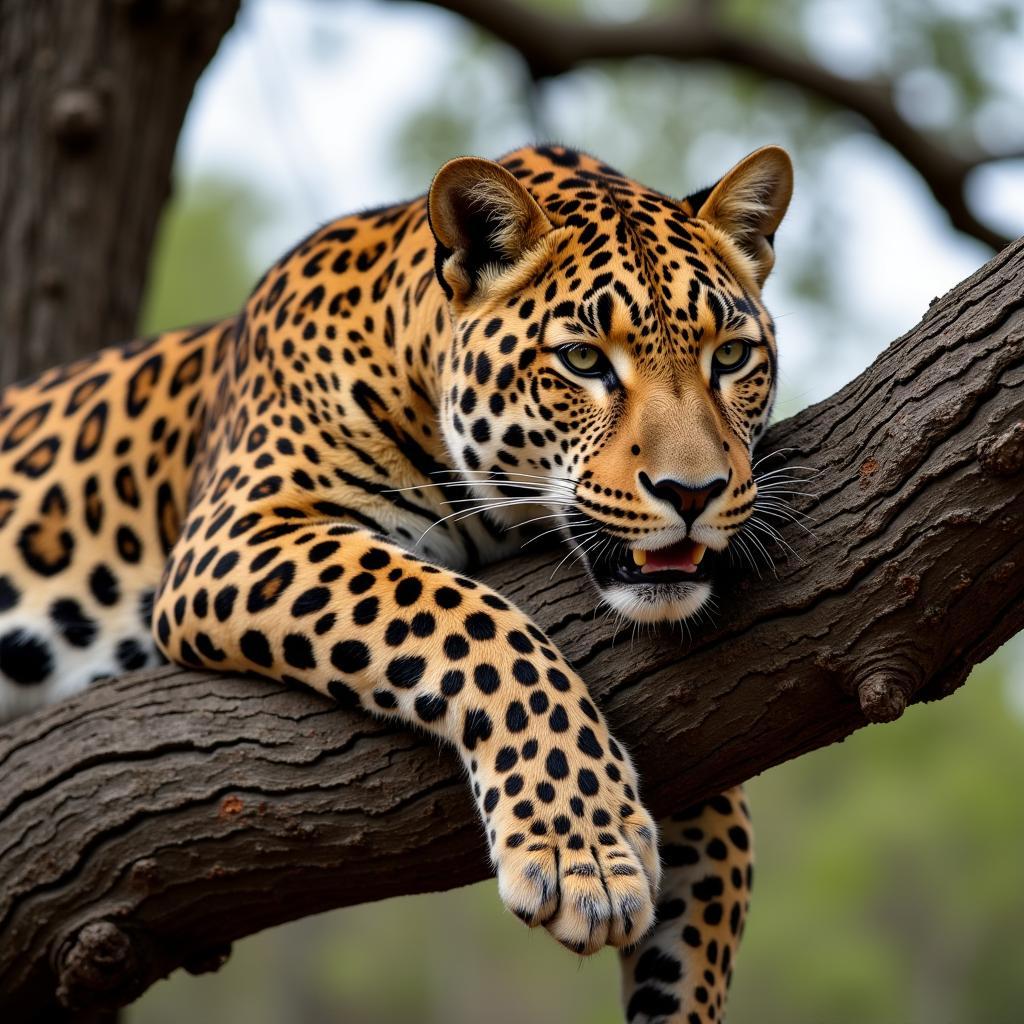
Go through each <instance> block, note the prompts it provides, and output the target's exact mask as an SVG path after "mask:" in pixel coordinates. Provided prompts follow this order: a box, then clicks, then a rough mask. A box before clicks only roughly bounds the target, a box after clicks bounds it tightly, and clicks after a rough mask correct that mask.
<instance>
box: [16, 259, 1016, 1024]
mask: <svg viewBox="0 0 1024 1024" xmlns="http://www.w3.org/2000/svg"><path fill="white" fill-rule="evenodd" d="M1022 280H1024V240H1021V241H1019V242H1017V243H1015V244H1014V245H1013V246H1011V247H1009V248H1007V249H1006V250H1005V251H1004V252H1002V253H1001V254H1000V255H998V256H997V257H995V258H994V259H993V260H992V261H991V262H990V263H989V264H988V265H987V266H986V267H985V268H983V269H982V270H980V271H979V272H978V273H977V274H975V275H974V277H972V278H971V279H970V280H968V281H967V282H965V283H964V284H963V285H961V286H960V287H958V288H957V289H955V290H954V291H953V292H951V293H950V294H949V295H948V296H946V298H944V299H943V300H941V301H938V302H936V303H935V304H934V305H933V306H932V308H931V309H930V310H929V311H928V313H927V315H926V316H925V318H924V320H923V321H922V322H921V323H920V324H919V325H918V326H917V327H916V328H915V329H914V330H913V331H912V332H910V333H909V334H908V335H906V336H905V337H904V338H902V339H900V340H899V341H897V342H895V343H894V344H893V345H892V346H890V348H889V349H888V350H887V351H886V352H885V353H883V354H882V355H881V356H880V357H879V359H878V360H877V361H876V362H875V363H874V365H873V366H872V367H871V368H870V369H869V370H867V371H866V372H865V373H863V374H862V375H861V376H860V377H859V378H857V380H855V381H853V382H852V383H851V384H849V385H848V386H847V387H845V388H844V389H843V390H842V391H840V392H839V393H838V394H836V395H835V396H833V397H832V398H831V399H829V400H828V401H826V402H823V403H822V404H820V405H817V406H814V407H813V408H811V409H808V410H806V411H805V412H802V413H800V414H799V415H798V416H795V417H793V418H792V419H790V420H787V421H786V422H784V423H781V424H779V425H778V426H777V427H775V428H774V429H773V430H772V432H771V434H770V436H769V437H768V438H767V439H766V441H765V442H764V449H763V450H764V451H771V450H774V449H781V450H782V452H783V454H782V455H781V456H779V459H778V461H779V462H780V464H781V462H782V461H785V462H786V463H787V464H788V465H790V466H807V467H813V468H814V469H815V470H817V476H815V477H814V479H813V483H811V484H810V485H809V487H808V489H811V490H814V491H816V492H817V494H818V500H817V501H816V502H813V503H812V502H804V506H803V507H804V509H805V510H807V511H812V512H813V514H814V517H815V520H816V525H815V527H814V530H815V534H816V536H814V537H812V536H810V535H807V534H805V533H803V532H802V531H801V530H800V529H798V528H795V527H790V528H787V529H786V530H785V531H784V532H785V535H786V539H787V542H788V543H789V544H791V545H792V547H793V549H794V555H793V557H791V558H790V560H788V561H782V562H780V563H779V565H778V575H777V577H776V576H775V575H774V574H773V573H771V572H767V573H766V574H765V578H764V579H763V580H758V579H757V577H756V574H748V575H746V576H742V575H741V576H739V577H738V578H737V579H736V580H734V581H733V582H732V584H731V585H730V586H727V587H726V588H725V590H724V593H723V594H722V601H721V608H720V611H719V613H718V615H717V616H716V620H717V624H716V625H715V626H714V627H713V628H710V629H708V630H706V631H702V632H701V635H700V636H699V637H697V638H696V639H695V640H693V641H692V642H690V643H689V644H687V645H681V643H680V639H679V633H678V631H676V632H675V633H673V632H672V631H671V630H670V631H668V632H667V633H666V634H665V635H663V636H662V637H660V638H657V639H643V640H642V641H638V642H636V643H635V644H631V643H630V639H629V632H630V630H629V628H628V627H627V628H625V629H623V630H622V631H621V633H620V634H619V635H618V636H616V630H615V626H614V624H613V623H610V622H608V621H607V620H606V619H605V617H604V616H603V615H602V614H601V613H599V612H595V611H594V609H593V598H592V596H591V592H590V591H589V589H588V587H587V586H586V584H585V581H584V580H583V579H582V578H581V577H580V575H579V573H578V572H575V573H574V572H572V571H566V572H563V573H562V574H560V575H557V576H555V577H554V578H553V579H552V578H551V570H550V568H549V565H550V556H549V557H548V558H547V559H545V558H543V557H534V558H531V559H525V560H521V561H515V562H510V563H507V564H504V565H499V566H497V567H494V568H493V569H490V570H488V572H487V573H486V576H487V578H488V579H489V580H491V581H492V582H493V583H495V584H496V585H497V586H498V587H499V588H500V589H501V590H503V591H504V592H505V593H506V594H508V595H509V596H511V597H512V598H514V599H515V600H516V601H517V602H519V603H521V604H522V605H524V606H525V607H527V608H529V609H530V610H531V611H532V612H533V613H534V614H535V615H536V617H537V619H538V620H539V621H540V622H541V624H542V625H543V626H544V627H545V628H546V629H547V630H548V632H549V633H550V634H551V635H552V637H553V638H554V639H555V640H556V641H557V642H558V643H559V644H560V645H561V647H562V649H563V650H564V651H565V652H566V653H567V654H568V656H569V657H570V658H572V659H573V660H574V661H575V663H576V664H577V665H578V666H579V668H580V669H581V671H582V673H583V674H584V676H585V677H586V678H587V679H588V680H589V681H590V683H591V684H592V687H593V690H594V692H595V693H596V695H597V696H598V698H599V699H600V700H601V701H602V702H603V704H604V706H605V708H606V709H607V711H608V715H609V717H610V719H611V721H612V724H613V727H614V728H615V730H616V731H617V733H618V734H619V735H620V736H621V737H622V738H623V739H624V740H626V741H627V742H628V743H629V744H630V746H631V748H632V750H633V752H634V755H635V757H636V759H637V763H638V764H639V766H640V768H641V770H642V773H643V775H644V778H645V784H644V790H645V792H644V796H645V798H646V800H647V801H648V803H649V804H650V805H651V806H652V808H653V810H654V811H655V812H658V813H664V812H668V811H670V810H672V809H676V808H678V807H680V806H683V805H684V804H686V803H688V802H690V801H693V800H695V799H697V798H699V797H702V796H706V795H708V794H709V793H711V792H713V791H716V790H719V789H721V788H723V787H725V786H728V785H731V784H733V783H735V782H738V781H740V780H742V779H745V778H747V777H749V776H750V775H752V774H754V773H756V772H760V771H763V770H764V769H765V768H768V767H770V766H771V765H774V764H778V763H780V762H782V761H785V760H787V759H789V758H792V757H795V756H797V755H799V754H801V753H803V752H805V751H808V750H812V749H814V748H815V747H819V746H822V745H824V744H827V743H831V742H833V741H835V740H837V739H841V738H842V737H844V736H846V735H848V734H849V733H851V732H852V731H853V730H855V729H857V728H859V727H860V726H862V725H864V724H865V722H866V721H867V720H868V719H873V720H887V719H890V718H893V717H895V716H897V715H898V714H899V713H900V712H901V711H902V710H903V708H904V706H905V705H906V704H908V703H912V702H914V701H919V700H930V699H935V698H939V697H944V696H946V695H947V694H949V693H951V692H952V691H953V690H955V689H956V688H957V687H958V686H959V685H960V684H961V683H962V682H963V681H964V680H965V678H966V677H967V674H968V672H969V671H970V669H971V667H972V666H973V665H975V664H976V663H978V662H979V661H981V660H982V659H983V658H985V657H987V656H988V655H989V654H990V653H991V652H992V651H994V650H995V648H996V647H997V646H999V644H1001V643H1002V642H1003V641H1005V640H1006V639H1007V638H1008V637H1010V636H1011V635H1012V634H1014V633H1015V632H1016V631H1018V630H1020V629H1021V628H1022V627H1024V295H1022V289H1021V281H1022ZM684 655H685V658H684ZM487 873H488V868H487V864H486V860H485V853H484V844H483V842H482V841H481V836H480V832H479V827H478V825H477V824H476V823H475V821H474V812H473V808H472V804H471V801H470V799H469V798H468V795H467V793H466V792H465V787H464V782H463V780H462V779H461V778H460V772H459V770H458V768H457V767H456V761H455V759H454V758H453V757H452V756H449V754H448V753H447V752H446V751H442V750H440V749H439V748H438V747H437V746H436V745H435V744H434V743H432V742H427V741H425V740H423V739H420V738H418V737H416V736H414V735H413V734H412V733H410V732H407V731H405V730H404V729H400V728H398V727H395V726H391V725H388V724H385V723H383V722H380V721H377V720H374V719H372V718H370V717H369V716H367V715H362V714H354V713H349V712H346V711H342V710H339V709H337V708H335V707H334V706H333V705H331V704H329V703H328V702H326V701H324V700H322V699H320V698H318V697H316V696H314V695H312V694H310V693H306V692H297V691H292V690H289V689H287V688H284V687H281V686H277V685H273V684H270V683H267V682H263V681H259V680H251V679H241V678H232V677H227V676H208V675H203V674H200V673H195V672H184V671H180V670H176V669H164V670H162V671H156V672H150V673H146V674H142V675H139V676H135V677H130V678H124V679H120V680H113V681H110V682H107V683H104V684H98V685H96V686H94V687H93V688H92V689H91V690H90V691H89V692H87V693H86V694H84V695H82V696H81V697H79V698H77V699H75V700H72V701H69V702H67V703H65V704H63V705H59V706H57V707H54V708H52V709H50V710H47V711H45V712H42V713H39V714H36V715H34V716H32V717H30V718H28V719H24V720H21V721H18V722H16V723H14V724H13V725H12V726H10V727H8V728H7V729H6V730H5V731H0V880H2V881H0V935H3V937H4V941H3V943H2V944H0V992H2V993H3V995H4V1006H5V1009H6V1010H8V1016H9V1018H10V1019H11V1020H19V1021H28V1020H31V1019H41V1018H43V1017H46V1018H47V1019H52V1015H53V1014H55V1013H57V1012H59V1011H60V1008H61V1007H62V1006H63V1007H81V1008H91V1009H97V1008H100V1007H102V1006H104V1005H119V1004H122V1003H124V1002H126V1001H129V1000H131V999H132V998H134V997H135V996H137V995H138V994H139V993H140V992H141V991H143V990H144V989H145V988H146V987H147V986H148V985H149V984H150V983H151V982H152V981H153V980H154V979H155V978H157V977H158V976H160V975H162V974H164V973H166V972H168V971H170V970H172V969H173V968H175V967H177V966H179V965H185V966H186V967H188V968H189V969H192V970H201V969H209V968H211V967H215V966H217V965H218V964H219V963H220V961H221V960H222V958H223V957H224V955H226V951H227V949H228V947H229V944H230V943H231V942H232V941H233V940H234V939H237V938H240V937H241V936H243V935H247V934H250V933H252V932H254V931H257V930H259V929H261V928H265V927H267V926H269V925H273V924H277V923H279V922H282V921H287V920H290V919H293V918H296V917H300V916H302V915H305V914H311V913H314V912H316V911H322V910H326V909H328V908H331V907H338V906H343V905H346V904H351V903H358V902H364V901H368V900H375V899H380V898H383V897H386V896H393V895H397V894H399V893H412V892H420V891H424V890H429V889H445V888H449V887H451V886H455V885H461V884H464V883H466V882H472V881H475V880H477V879H480V878H483V877H484V876H485V875H486V874H487ZM538 941H540V940H538ZM47 1015H50V1016H49V1017H48V1016H47Z"/></svg>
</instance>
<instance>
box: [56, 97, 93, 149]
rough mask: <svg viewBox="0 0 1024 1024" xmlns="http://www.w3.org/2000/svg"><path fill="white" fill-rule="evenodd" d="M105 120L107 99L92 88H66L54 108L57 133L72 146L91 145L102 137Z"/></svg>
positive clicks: (75, 147)
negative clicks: (103, 99) (104, 103)
mask: <svg viewBox="0 0 1024 1024" xmlns="http://www.w3.org/2000/svg"><path fill="white" fill-rule="evenodd" d="M104 120H105V117H104V112H103V103H102V101H101V100H100V97H99V95H98V94H97V93H96V91H95V90H94V89H91V88H84V87H79V88H68V89H63V90H62V91H61V92H59V93H57V95H56V97H55V98H54V101H53V105H52V107H51V108H50V126H51V128H52V129H53V134H54V135H55V136H56V138H57V139H58V140H59V141H60V143H61V144H62V145H63V146H64V147H65V148H67V149H69V150H76V151H82V150H85V149H88V148H90V147H91V146H92V145H93V144H94V143H95V142H96V141H97V139H98V138H99V136H100V132H101V131H102V130H103V122H104Z"/></svg>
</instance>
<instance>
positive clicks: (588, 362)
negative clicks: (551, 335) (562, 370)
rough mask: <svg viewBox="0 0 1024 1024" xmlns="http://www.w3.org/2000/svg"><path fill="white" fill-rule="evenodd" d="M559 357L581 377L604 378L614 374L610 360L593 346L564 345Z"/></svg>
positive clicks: (559, 350) (560, 349) (559, 351)
mask: <svg viewBox="0 0 1024 1024" xmlns="http://www.w3.org/2000/svg"><path fill="white" fill-rule="evenodd" d="M558 357H559V359H561V360H562V362H563V363H565V365H566V366H567V367H568V368H569V369H570V370H572V372H573V373H575V374H577V375H578V376H580V377H603V376H605V375H606V374H607V373H610V372H612V366H611V363H609V362H608V358H607V357H606V356H605V354H604V353H603V352H602V351H601V350H600V349H598V348H594V346H593V345H581V344H575V345H563V346H562V347H561V348H559V349H558Z"/></svg>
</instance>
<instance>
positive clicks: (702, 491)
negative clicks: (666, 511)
mask: <svg viewBox="0 0 1024 1024" xmlns="http://www.w3.org/2000/svg"><path fill="white" fill-rule="evenodd" d="M640 483H641V484H643V486H644V488H645V489H646V490H647V491H648V492H649V493H650V494H652V495H654V497H655V498H661V500H662V501H667V502H668V503H669V504H670V505H671V506H672V507H673V508H674V509H675V510H676V512H678V513H679V516H680V518H681V519H682V520H683V522H684V523H686V525H687V528H691V527H692V526H693V524H694V523H695V522H696V521H697V518H698V516H700V514H701V513H702V512H703V511H704V509H705V508H707V506H708V504H709V503H710V502H712V501H714V499H715V498H717V497H718V495H720V494H721V493H722V491H724V490H725V485H726V484H727V483H728V480H727V479H726V478H725V477H717V478H716V479H714V480H712V481H711V482H710V483H706V484H701V485H700V486H699V487H693V486H691V485H690V484H684V483H683V482H682V481H680V480H672V479H671V478H669V477H662V479H660V480H658V481H652V480H651V478H650V477H649V476H648V475H647V474H646V473H641V474H640Z"/></svg>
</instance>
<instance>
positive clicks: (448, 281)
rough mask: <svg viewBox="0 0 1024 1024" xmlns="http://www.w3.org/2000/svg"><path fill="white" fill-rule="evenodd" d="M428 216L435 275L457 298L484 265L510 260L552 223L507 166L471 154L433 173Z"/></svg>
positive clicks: (501, 266) (495, 266)
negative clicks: (434, 240) (434, 243)
mask: <svg viewBox="0 0 1024 1024" xmlns="http://www.w3.org/2000/svg"><path fill="white" fill-rule="evenodd" d="M427 216H428V218H429V220H430V229H431V231H433V233H434V238H435V239H436V240H437V254H436V257H435V269H436V270H437V278H438V280H439V281H440V282H441V287H442V288H444V290H445V294H446V295H447V296H448V298H449V299H454V300H456V301H465V300H466V299H468V298H469V297H470V296H471V295H472V294H473V292H474V291H475V290H476V289H477V287H478V286H479V285H480V283H481V280H482V279H483V277H484V275H485V274H486V273H487V272H488V271H492V272H495V271H496V272H500V271H502V270H506V269H508V268H509V267H511V266H513V265H514V264H515V263H516V262H517V261H518V260H519V259H520V258H521V257H522V256H523V255H524V254H525V253H526V252H527V250H529V249H530V248H531V247H532V246H533V245H535V244H536V243H537V242H538V241H539V240H540V239H541V238H542V237H543V236H544V235H546V234H547V233H548V232H549V231H550V230H551V227H552V225H551V222H550V221H549V220H548V218H547V216H546V215H545V214H544V211H543V210H542V209H541V208H540V206H539V205H538V204H537V201H536V200H535V199H534V198H533V196H531V195H530V193H529V192H527V190H526V189H525V188H524V187H523V185H521V184H520V182H519V181H518V180H517V179H516V178H515V176H514V175H513V174H512V173H511V172H510V171H508V170H506V169H505V168H504V167H502V166H501V164H496V163H494V162H493V161H491V160H483V159H481V158H479V157H471V156H464V157H457V158H456V159H454V160H449V161H448V163H446V164H445V165H444V167H442V168H441V170H439V171H438V172H437V174H436V175H435V176H434V180H433V182H432V183H431V186H430V193H429V195H428V196H427Z"/></svg>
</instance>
